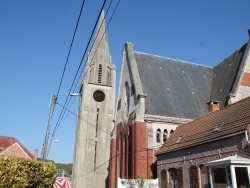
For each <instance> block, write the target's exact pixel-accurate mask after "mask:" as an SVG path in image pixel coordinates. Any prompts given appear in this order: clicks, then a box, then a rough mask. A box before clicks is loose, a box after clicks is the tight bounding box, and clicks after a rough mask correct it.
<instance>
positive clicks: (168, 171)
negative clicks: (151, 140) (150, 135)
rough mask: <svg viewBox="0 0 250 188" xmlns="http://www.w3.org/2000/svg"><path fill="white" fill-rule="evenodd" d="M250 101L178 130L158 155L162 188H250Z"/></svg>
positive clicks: (222, 110)
mask: <svg viewBox="0 0 250 188" xmlns="http://www.w3.org/2000/svg"><path fill="white" fill-rule="evenodd" d="M249 131H250V97H248V98H245V99H243V100H241V101H238V102H236V103H234V104H231V105H228V106H227V107H225V108H223V109H221V110H217V111H215V112H211V113H210V114H207V115H205V116H203V117H201V118H198V119H196V120H195V121H192V122H190V123H187V124H184V125H181V126H179V127H178V128H177V129H176V130H175V132H174V133H173V134H172V135H171V137H170V138H169V139H168V140H167V141H166V142H165V143H164V144H163V145H162V147H161V148H160V149H159V150H158V151H157V153H156V156H157V173H158V178H159V184H160V186H161V187H167V185H168V184H169V183H170V184H171V187H183V188H185V187H186V188H188V187H212V188H217V187H241V186H247V187H249V186H250V142H249Z"/></svg>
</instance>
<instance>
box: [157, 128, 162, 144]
mask: <svg viewBox="0 0 250 188" xmlns="http://www.w3.org/2000/svg"><path fill="white" fill-rule="evenodd" d="M156 142H161V129H157V131H156Z"/></svg>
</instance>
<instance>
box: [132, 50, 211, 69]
mask: <svg viewBox="0 0 250 188" xmlns="http://www.w3.org/2000/svg"><path fill="white" fill-rule="evenodd" d="M134 52H135V53H139V54H144V55H149V56H154V57H159V58H164V59H169V60H175V61H179V62H181V63H187V64H192V65H196V66H201V67H208V68H213V67H212V66H207V65H202V64H198V63H193V62H189V61H184V60H180V59H175V58H170V57H164V56H160V55H155V54H149V53H144V52H138V51H134Z"/></svg>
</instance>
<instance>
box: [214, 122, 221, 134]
mask: <svg viewBox="0 0 250 188" xmlns="http://www.w3.org/2000/svg"><path fill="white" fill-rule="evenodd" d="M223 125H224V122H220V123H218V124H217V125H216V126H215V128H214V129H213V130H212V133H217V132H219V130H220V129H221V127H222V126H223Z"/></svg>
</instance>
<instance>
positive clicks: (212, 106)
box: [207, 100, 220, 113]
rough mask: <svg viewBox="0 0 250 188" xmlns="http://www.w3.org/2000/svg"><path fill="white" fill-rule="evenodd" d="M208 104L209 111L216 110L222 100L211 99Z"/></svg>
mask: <svg viewBox="0 0 250 188" xmlns="http://www.w3.org/2000/svg"><path fill="white" fill-rule="evenodd" d="M207 105H208V113H211V112H215V111H217V110H219V109H220V102H219V101H214V100H211V101H209V102H208V103H207Z"/></svg>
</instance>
